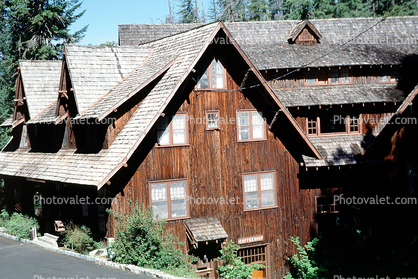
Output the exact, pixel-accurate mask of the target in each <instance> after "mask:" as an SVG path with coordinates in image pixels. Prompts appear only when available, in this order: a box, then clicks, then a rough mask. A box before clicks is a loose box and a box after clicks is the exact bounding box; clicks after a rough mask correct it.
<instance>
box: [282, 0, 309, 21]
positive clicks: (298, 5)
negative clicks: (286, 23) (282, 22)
mask: <svg viewBox="0 0 418 279" xmlns="http://www.w3.org/2000/svg"><path fill="white" fill-rule="evenodd" d="M313 7H314V0H285V1H284V3H283V12H284V16H285V19H308V18H313V17H314V12H313Z"/></svg>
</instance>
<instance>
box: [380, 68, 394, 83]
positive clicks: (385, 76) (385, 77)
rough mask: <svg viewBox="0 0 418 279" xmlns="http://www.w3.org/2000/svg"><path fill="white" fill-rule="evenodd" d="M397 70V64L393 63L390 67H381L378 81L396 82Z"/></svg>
mask: <svg viewBox="0 0 418 279" xmlns="http://www.w3.org/2000/svg"><path fill="white" fill-rule="evenodd" d="M398 71H399V70H398V66H397V65H394V66H392V67H391V68H388V67H383V68H381V69H380V72H379V82H397V81H398Z"/></svg>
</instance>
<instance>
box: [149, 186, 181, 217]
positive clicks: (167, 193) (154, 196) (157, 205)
mask: <svg viewBox="0 0 418 279" xmlns="http://www.w3.org/2000/svg"><path fill="white" fill-rule="evenodd" d="M187 190H188V188H187V180H169V181H158V182H152V183H150V196H151V206H152V211H153V213H154V216H155V217H157V216H158V218H161V219H180V218H185V217H188V216H189V205H188V203H187V202H186V201H187V200H186V196H187Z"/></svg>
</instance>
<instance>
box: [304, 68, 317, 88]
mask: <svg viewBox="0 0 418 279" xmlns="http://www.w3.org/2000/svg"><path fill="white" fill-rule="evenodd" d="M315 78H316V75H315V69H311V70H310V71H307V72H306V84H308V85H312V84H315V83H316V81H315Z"/></svg>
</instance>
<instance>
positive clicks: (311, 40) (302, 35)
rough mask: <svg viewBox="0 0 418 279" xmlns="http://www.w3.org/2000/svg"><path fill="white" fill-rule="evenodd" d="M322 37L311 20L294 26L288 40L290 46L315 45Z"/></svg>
mask: <svg viewBox="0 0 418 279" xmlns="http://www.w3.org/2000/svg"><path fill="white" fill-rule="evenodd" d="M321 38H322V35H321V34H320V33H319V31H318V30H317V29H316V28H315V26H313V24H312V23H311V22H310V21H309V20H307V19H306V20H304V21H302V22H299V23H297V24H296V25H295V26H293V28H292V30H291V31H290V34H289V36H288V37H287V40H288V42H289V43H290V44H297V45H315V44H317V43H318V42H319V39H321Z"/></svg>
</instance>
